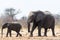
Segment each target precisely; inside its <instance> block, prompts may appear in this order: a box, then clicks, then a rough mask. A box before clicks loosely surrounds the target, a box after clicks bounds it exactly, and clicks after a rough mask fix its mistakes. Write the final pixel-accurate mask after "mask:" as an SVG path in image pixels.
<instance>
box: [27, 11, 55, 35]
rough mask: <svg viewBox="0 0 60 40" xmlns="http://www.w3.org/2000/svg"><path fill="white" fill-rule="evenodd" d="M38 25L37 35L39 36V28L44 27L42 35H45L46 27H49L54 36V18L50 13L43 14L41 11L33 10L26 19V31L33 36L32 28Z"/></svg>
mask: <svg viewBox="0 0 60 40" xmlns="http://www.w3.org/2000/svg"><path fill="white" fill-rule="evenodd" d="M31 22H33V26H32V30H31V32H30V23H31ZM37 26H38V36H41V28H44V29H45V32H44V36H47V29H48V28H49V29H50V28H51V30H52V34H53V36H55V32H54V28H55V19H54V17H53V16H52V15H50V14H44V12H42V11H37V12H33V15H31V16H30V17H29V19H28V32H30V36H33V31H34V29H35V28H36V27H37Z"/></svg>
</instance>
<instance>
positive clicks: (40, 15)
mask: <svg viewBox="0 0 60 40" xmlns="http://www.w3.org/2000/svg"><path fill="white" fill-rule="evenodd" d="M44 17H45V14H44V13H43V12H38V13H37V14H36V18H35V19H36V22H39V21H40V20H43V19H44Z"/></svg>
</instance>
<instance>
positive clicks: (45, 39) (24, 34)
mask: <svg viewBox="0 0 60 40" xmlns="http://www.w3.org/2000/svg"><path fill="white" fill-rule="evenodd" d="M6 32H7V31H6V29H4V35H3V37H2V38H1V34H0V40H60V28H58V27H56V28H55V34H56V36H57V37H53V36H52V32H51V30H49V31H48V33H47V35H48V37H43V34H44V33H43V32H44V31H43V29H42V37H38V36H37V29H36V30H35V31H34V33H33V34H34V35H33V37H29V35H30V34H29V33H28V32H27V29H24V28H23V29H22V30H21V34H22V37H20V36H19V37H15V36H16V32H14V31H12V37H5V36H6Z"/></svg>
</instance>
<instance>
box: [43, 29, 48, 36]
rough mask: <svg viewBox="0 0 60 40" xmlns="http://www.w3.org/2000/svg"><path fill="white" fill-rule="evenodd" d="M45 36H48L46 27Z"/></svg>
mask: <svg viewBox="0 0 60 40" xmlns="http://www.w3.org/2000/svg"><path fill="white" fill-rule="evenodd" d="M44 36H47V28H45V32H44Z"/></svg>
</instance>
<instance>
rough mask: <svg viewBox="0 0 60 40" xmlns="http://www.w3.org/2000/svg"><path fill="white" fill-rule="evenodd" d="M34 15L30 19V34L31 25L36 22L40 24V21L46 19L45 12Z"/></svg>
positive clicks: (34, 13)
mask: <svg viewBox="0 0 60 40" xmlns="http://www.w3.org/2000/svg"><path fill="white" fill-rule="evenodd" d="M32 13H33V15H30V16H29V18H28V32H30V23H33V22H34V21H35V22H39V21H40V20H43V19H44V17H45V14H44V12H42V11H35V12H32Z"/></svg>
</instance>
